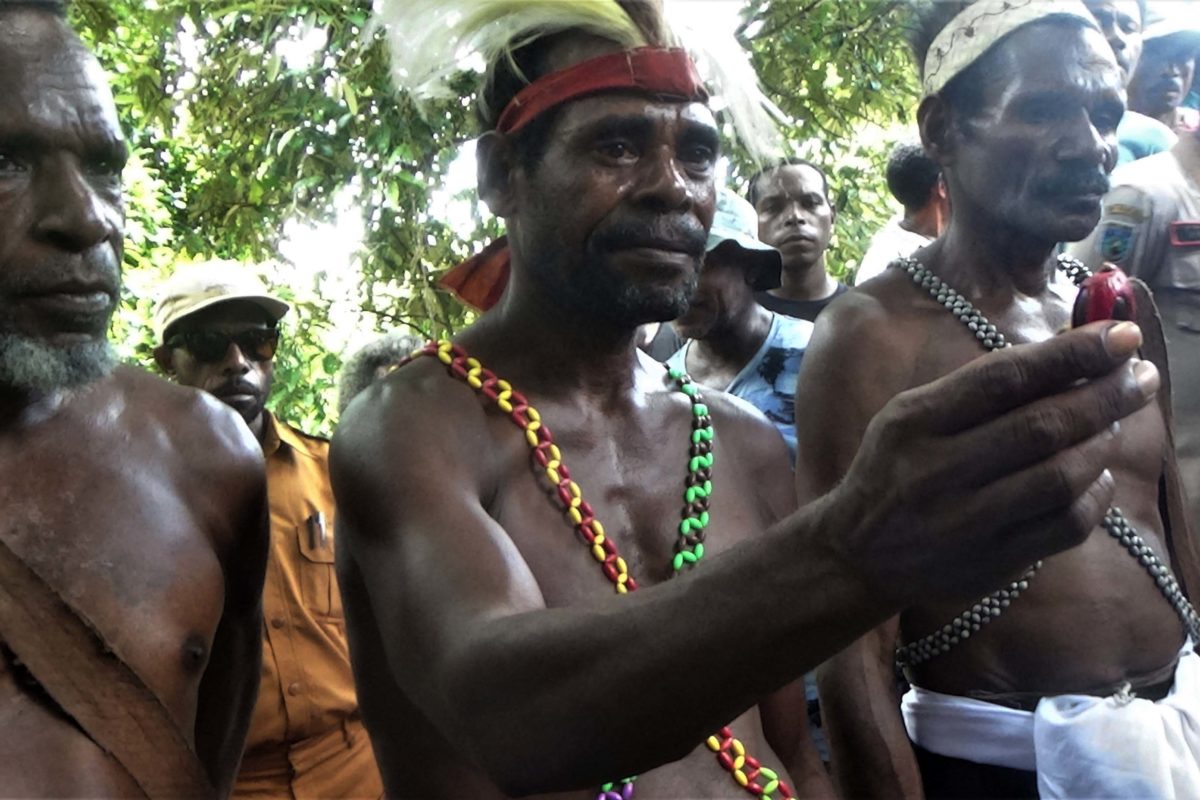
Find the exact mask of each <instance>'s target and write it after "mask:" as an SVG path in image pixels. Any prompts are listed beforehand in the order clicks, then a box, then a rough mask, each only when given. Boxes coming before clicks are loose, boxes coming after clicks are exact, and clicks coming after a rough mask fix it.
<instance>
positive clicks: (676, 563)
mask: <svg viewBox="0 0 1200 800" xmlns="http://www.w3.org/2000/svg"><path fill="white" fill-rule="evenodd" d="M671 566H672V567H674V568H675V571H676V572H678V571H679V570H681V569H683V553H676V554H675V558H674V560H673V561H671Z"/></svg>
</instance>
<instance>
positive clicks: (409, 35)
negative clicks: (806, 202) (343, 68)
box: [374, 0, 784, 160]
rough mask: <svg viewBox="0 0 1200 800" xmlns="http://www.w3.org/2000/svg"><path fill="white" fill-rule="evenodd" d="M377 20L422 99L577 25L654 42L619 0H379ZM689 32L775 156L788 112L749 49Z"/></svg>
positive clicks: (723, 37)
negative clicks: (780, 123) (762, 84)
mask: <svg viewBox="0 0 1200 800" xmlns="http://www.w3.org/2000/svg"><path fill="white" fill-rule="evenodd" d="M668 17H670V15H668ZM374 24H375V25H378V26H382V27H383V29H384V31H385V34H386V40H387V43H388V47H389V50H390V51H391V57H392V79H393V81H394V82H395V85H396V87H397V89H399V90H401V91H404V92H407V93H408V94H409V95H411V96H412V98H413V100H414V101H416V102H417V103H418V104H420V103H421V101H424V100H434V99H445V98H449V97H453V96H454V93H453V91H452V90H451V88H450V82H451V79H452V78H453V77H454V76H455V75H457V74H459V73H461V72H463V71H464V70H468V69H475V70H480V71H481V70H482V69H483V68H484V65H486V64H493V63H496V61H497V60H498V59H501V58H511V55H512V53H513V52H515V51H516V50H518V49H520V48H521V47H523V46H524V45H526V44H529V43H530V42H532V41H534V40H536V39H539V38H541V37H543V36H547V35H551V34H555V33H561V32H564V31H569V30H577V31H581V32H584V33H588V34H592V35H595V36H599V37H602V38H605V39H608V40H610V41H612V42H614V43H616V44H617V45H619V46H621V47H623V48H634V47H642V46H645V45H647V44H650V43H649V42H647V41H646V38H645V36H644V35H643V33H642V32H641V30H640V29H639V28H638V26H637V24H636V23H635V22H634V21H633V20H632V19H631V18H630V17H629V15H628V14H627V13H626V12H625V10H624V9H622V8H621V6H620V5H619V4H618V3H616V2H615V0H375V15H374ZM676 27H678V26H676ZM689 34H692V35H689V36H687V37H686V39H685V40H684V41H681V42H678V44H680V45H682V46H684V47H687V48H688V50H689V51H691V52H692V56H693V58H694V59H695V61H696V64H697V66H698V67H699V69H700V71H701V75H702V76H703V77H704V78H705V81H706V83H708V84H709V88H710V90H712V93H713V95H714V101H715V104H716V105H717V107H720V106H723V107H724V109H725V111H726V113H728V115H729V117H730V120H731V121H732V123H733V126H734V128H735V130H736V131H737V134H738V138H739V139H740V140H741V141H742V143H743V144H744V145H745V146H746V148H747V149H748V150H749V151H750V152H751V153H752V154H753V155H755V156H756V157H758V158H760V159H762V160H771V159H773V158H776V157H777V156H778V155H779V154H780V152H781V147H780V136H779V132H778V128H777V123H776V120H783V119H784V117H783V114H782V112H780V111H779V109H778V108H776V106H775V105H774V104H773V103H771V101H770V100H768V99H767V97H766V96H765V95H764V94H763V93H762V90H761V89H760V88H759V85H758V77H757V75H755V73H754V69H753V67H752V66H751V65H750V62H749V60H748V58H747V56H746V53H745V51H744V50H742V48H741V46H740V45H738V43H737V41H736V40H735V39H734V38H733V35H732V33H730V32H729V31H721V32H719V33H718V32H710V31H703V32H702V31H700V30H699V29H696V30H695V31H694V32H692V31H689ZM654 44H676V42H655V43H654Z"/></svg>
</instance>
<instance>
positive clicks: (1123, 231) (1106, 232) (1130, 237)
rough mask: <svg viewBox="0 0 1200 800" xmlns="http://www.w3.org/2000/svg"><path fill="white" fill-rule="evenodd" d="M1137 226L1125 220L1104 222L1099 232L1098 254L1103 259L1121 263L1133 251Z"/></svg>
mask: <svg viewBox="0 0 1200 800" xmlns="http://www.w3.org/2000/svg"><path fill="white" fill-rule="evenodd" d="M1136 240H1137V228H1135V227H1134V226H1133V225H1130V224H1128V223H1125V222H1113V221H1109V222H1105V223H1103V230H1102V231H1101V233H1100V256H1101V258H1103V259H1104V260H1105V261H1111V262H1113V263H1114V264H1121V263H1122V262H1123V261H1124V260H1125V257H1126V256H1128V255H1129V254H1130V253H1131V252H1132V251H1133V243H1134V242H1135V241H1136Z"/></svg>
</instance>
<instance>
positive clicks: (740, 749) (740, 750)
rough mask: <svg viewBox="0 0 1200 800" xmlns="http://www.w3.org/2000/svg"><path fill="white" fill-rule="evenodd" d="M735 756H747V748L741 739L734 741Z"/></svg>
mask: <svg viewBox="0 0 1200 800" xmlns="http://www.w3.org/2000/svg"><path fill="white" fill-rule="evenodd" d="M733 754H734V755H735V756H744V755H746V746H745V745H744V744H742V740H741V739H734V740H733Z"/></svg>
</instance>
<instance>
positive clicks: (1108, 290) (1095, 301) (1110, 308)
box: [1071, 264, 1137, 328]
mask: <svg viewBox="0 0 1200 800" xmlns="http://www.w3.org/2000/svg"><path fill="white" fill-rule="evenodd" d="M1136 315H1137V301H1136V300H1134V296H1133V284H1132V283H1130V281H1129V276H1128V275H1126V274H1125V273H1124V272H1122V271H1121V270H1120V269H1118V268H1117V267H1114V266H1113V265H1112V264H1105V265H1104V266H1103V267H1101V268H1100V269H1099V270H1098V271H1097V272H1096V273H1095V274H1093V275H1092V276H1091V277H1090V278H1087V279H1086V280H1084V282H1083V283H1082V284H1081V285H1080V287H1079V297H1077V298H1075V310H1074V311H1073V312H1072V313H1071V324H1072V325H1073V326H1075V327H1076V328H1078V327H1079V326H1080V325H1086V324H1088V323H1089V322H1096V321H1098V320H1102V319H1123V320H1131V321H1132V320H1133V318H1134V317H1135V316H1136Z"/></svg>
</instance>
